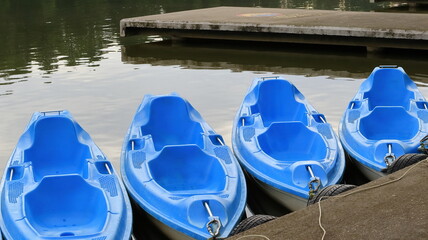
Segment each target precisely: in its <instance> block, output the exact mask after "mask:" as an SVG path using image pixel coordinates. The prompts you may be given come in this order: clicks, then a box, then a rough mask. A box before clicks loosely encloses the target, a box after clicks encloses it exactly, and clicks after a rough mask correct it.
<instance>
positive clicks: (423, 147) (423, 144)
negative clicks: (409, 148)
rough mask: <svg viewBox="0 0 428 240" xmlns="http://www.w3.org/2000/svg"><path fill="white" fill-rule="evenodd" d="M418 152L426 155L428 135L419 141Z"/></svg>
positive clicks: (427, 152) (427, 151)
mask: <svg viewBox="0 0 428 240" xmlns="http://www.w3.org/2000/svg"><path fill="white" fill-rule="evenodd" d="M418 151H420V152H422V153H425V154H428V135H426V136H425V137H423V138H422V139H421V141H420V145H419V147H418Z"/></svg>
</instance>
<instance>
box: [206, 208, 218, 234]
mask: <svg viewBox="0 0 428 240" xmlns="http://www.w3.org/2000/svg"><path fill="white" fill-rule="evenodd" d="M204 206H205V209H206V210H207V212H208V215H209V219H210V220H209V221H208V222H207V225H206V228H207V231H208V232H209V233H210V235H211V236H212V237H213V238H215V237H217V236H218V234H219V233H220V228H221V221H220V219H219V218H218V217H215V216H214V215H213V213H212V211H211V208H210V206H209V205H208V202H204Z"/></svg>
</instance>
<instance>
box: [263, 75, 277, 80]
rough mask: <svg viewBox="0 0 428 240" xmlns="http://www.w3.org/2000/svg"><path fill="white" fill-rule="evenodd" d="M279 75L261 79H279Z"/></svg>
mask: <svg viewBox="0 0 428 240" xmlns="http://www.w3.org/2000/svg"><path fill="white" fill-rule="evenodd" d="M278 78H279V77H278V76H272V77H261V79H262V80H263V81H264V80H266V79H278Z"/></svg>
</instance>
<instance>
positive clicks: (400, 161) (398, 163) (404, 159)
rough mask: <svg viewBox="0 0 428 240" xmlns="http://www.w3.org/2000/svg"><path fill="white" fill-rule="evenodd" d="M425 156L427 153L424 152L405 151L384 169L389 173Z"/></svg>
mask: <svg viewBox="0 0 428 240" xmlns="http://www.w3.org/2000/svg"><path fill="white" fill-rule="evenodd" d="M427 158H428V155H427V154H424V153H407V154H404V155H401V156H400V157H399V158H397V159H396V160H395V161H394V162H393V163H392V164H391V165H389V167H388V168H387V169H386V173H387V174H391V173H393V172H396V171H398V170H401V169H403V168H405V167H408V166H410V165H412V164H415V163H417V162H420V161H422V160H425V159H427Z"/></svg>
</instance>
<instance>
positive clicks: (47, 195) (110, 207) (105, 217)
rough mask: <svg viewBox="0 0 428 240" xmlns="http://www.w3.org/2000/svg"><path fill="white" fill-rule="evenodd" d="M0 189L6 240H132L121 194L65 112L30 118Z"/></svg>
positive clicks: (128, 211)
mask: <svg viewBox="0 0 428 240" xmlns="http://www.w3.org/2000/svg"><path fill="white" fill-rule="evenodd" d="M1 189H2V194H1V215H0V216H1V219H0V224H1V231H2V233H3V235H4V236H5V238H6V239H8V240H13V239H19V240H21V239H31V240H43V239H44V240H47V239H81V240H83V239H84V240H107V239H111V240H117V239H123V240H128V239H129V238H130V235H131V225H132V212H131V206H130V202H129V199H128V196H127V194H126V192H125V188H124V186H123V184H122V182H121V181H120V178H118V176H117V175H116V172H115V170H114V169H113V167H112V165H111V163H110V162H109V161H108V160H107V159H106V157H105V156H104V155H103V153H102V152H101V151H100V149H99V148H98V147H97V146H96V145H95V144H94V142H93V141H92V140H91V138H90V136H89V135H88V133H86V132H85V131H84V130H83V129H82V128H81V127H80V125H79V124H78V123H77V122H76V121H75V120H73V118H72V117H71V115H70V113H69V112H67V111H56V112H37V113H34V114H33V116H32V118H31V121H30V123H29V124H28V126H27V128H26V130H25V132H24V134H23V135H22V136H21V138H20V139H19V141H18V144H17V145H16V148H15V150H14V152H13V154H12V156H11V158H10V160H9V162H8V164H7V166H6V169H5V173H4V175H3V179H2V182H1Z"/></svg>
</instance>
